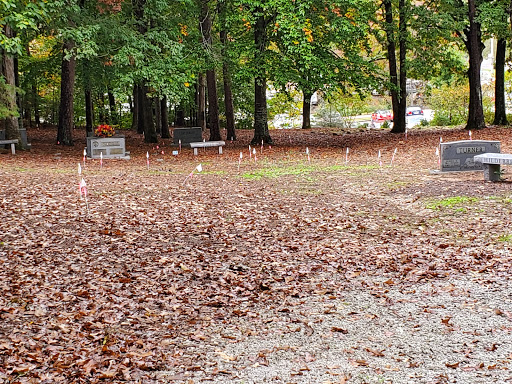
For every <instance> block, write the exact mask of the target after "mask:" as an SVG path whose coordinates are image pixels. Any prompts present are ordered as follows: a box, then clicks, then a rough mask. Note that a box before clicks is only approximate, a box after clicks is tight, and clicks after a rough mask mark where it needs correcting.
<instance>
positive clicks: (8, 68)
mask: <svg viewBox="0 0 512 384" xmlns="http://www.w3.org/2000/svg"><path fill="white" fill-rule="evenodd" d="M3 32H4V35H5V37H6V38H7V39H12V38H14V31H13V30H12V28H11V26H10V25H9V24H6V25H5V26H4V30H3ZM14 67H15V66H14V54H12V53H10V52H8V51H7V50H6V49H4V50H3V51H2V74H3V78H4V85H3V88H4V90H3V91H4V92H5V93H4V95H3V98H4V100H5V101H4V105H5V111H6V113H4V114H5V115H6V116H5V124H4V125H5V137H6V138H7V139H17V140H18V144H20V143H21V135H20V131H19V124H18V115H19V114H18V106H17V103H16V78H15V68H14Z"/></svg>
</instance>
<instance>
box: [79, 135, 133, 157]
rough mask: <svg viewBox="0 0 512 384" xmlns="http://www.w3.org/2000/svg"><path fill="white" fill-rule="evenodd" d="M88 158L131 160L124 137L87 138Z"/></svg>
mask: <svg viewBox="0 0 512 384" xmlns="http://www.w3.org/2000/svg"><path fill="white" fill-rule="evenodd" d="M87 156H88V157H90V158H91V159H99V158H101V157H103V158H104V159H129V158H130V156H129V155H128V154H127V152H126V144H125V140H124V136H112V137H87Z"/></svg>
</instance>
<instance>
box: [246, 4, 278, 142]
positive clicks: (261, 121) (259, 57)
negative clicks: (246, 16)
mask: <svg viewBox="0 0 512 384" xmlns="http://www.w3.org/2000/svg"><path fill="white" fill-rule="evenodd" d="M253 17H254V18H255V22H254V52H255V60H254V63H253V65H254V71H255V76H254V137H253V138H252V140H251V144H252V145H258V144H260V143H267V144H273V141H272V138H271V137H270V132H269V130H268V120H267V119H268V112H267V73H266V70H267V69H266V67H267V65H266V63H265V61H266V52H267V44H268V34H267V26H268V25H269V24H270V22H271V20H272V19H273V17H274V15H273V14H271V15H266V14H265V12H264V9H263V7H261V6H257V7H256V8H254V10H253Z"/></svg>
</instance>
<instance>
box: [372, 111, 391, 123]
mask: <svg viewBox="0 0 512 384" xmlns="http://www.w3.org/2000/svg"><path fill="white" fill-rule="evenodd" d="M386 120H393V112H391V111H377V112H375V113H372V121H376V122H383V121H386Z"/></svg>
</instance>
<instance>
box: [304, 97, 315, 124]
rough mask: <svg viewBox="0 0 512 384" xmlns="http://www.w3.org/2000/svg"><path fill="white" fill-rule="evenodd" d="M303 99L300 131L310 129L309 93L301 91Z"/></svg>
mask: <svg viewBox="0 0 512 384" xmlns="http://www.w3.org/2000/svg"><path fill="white" fill-rule="evenodd" d="M303 94H304V99H303V101H302V129H310V128H311V97H312V96H313V93H312V92H311V91H303Z"/></svg>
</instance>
